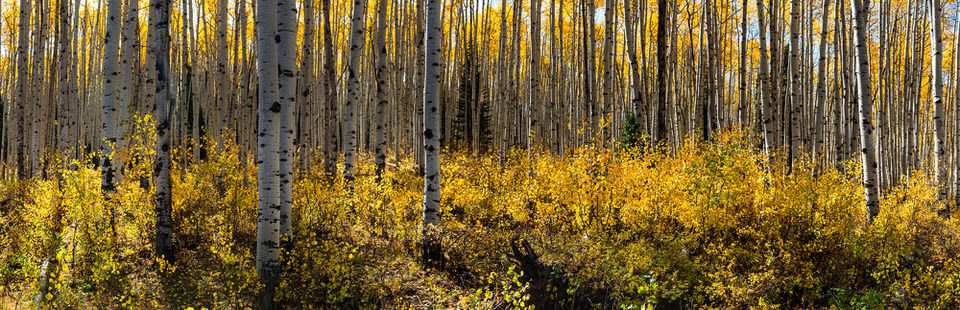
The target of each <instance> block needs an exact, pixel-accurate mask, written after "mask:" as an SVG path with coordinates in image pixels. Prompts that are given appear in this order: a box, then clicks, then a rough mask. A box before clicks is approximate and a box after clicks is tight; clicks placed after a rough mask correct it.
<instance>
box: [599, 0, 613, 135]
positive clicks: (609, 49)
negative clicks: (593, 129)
mask: <svg viewBox="0 0 960 310" xmlns="http://www.w3.org/2000/svg"><path fill="white" fill-rule="evenodd" d="M616 11H617V4H616V0H606V8H605V9H604V13H603V16H604V26H603V31H604V35H603V51H604V54H605V55H604V57H603V107H602V108H601V113H600V118H601V119H602V120H603V121H602V123H603V125H602V126H603V128H602V129H601V132H602V135H601V138H600V145H604V144H606V141H607V139H610V132H611V130H610V127H611V126H612V124H613V123H612V122H611V121H612V119H611V116H612V115H610V107H611V106H612V105H613V101H614V93H613V89H614V88H613V87H614V85H613V84H614V80H615V78H614V74H616V73H615V72H614V65H615V63H616V61H617V60H616V57H617V56H616V55H617V50H616V33H617V32H616V29H614V17H615V15H616Z"/></svg>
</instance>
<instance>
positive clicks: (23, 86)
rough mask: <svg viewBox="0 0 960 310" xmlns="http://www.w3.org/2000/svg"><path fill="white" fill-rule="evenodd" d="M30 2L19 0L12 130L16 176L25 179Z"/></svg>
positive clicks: (28, 0) (26, 176)
mask: <svg viewBox="0 0 960 310" xmlns="http://www.w3.org/2000/svg"><path fill="white" fill-rule="evenodd" d="M30 7H31V2H30V0H20V23H19V25H20V27H19V29H18V31H19V35H18V36H17V110H16V115H17V116H16V119H17V120H16V124H17V125H16V126H17V129H16V130H14V136H15V138H14V140H15V141H16V149H17V157H16V160H17V174H16V175H17V178H20V179H26V178H28V177H30V176H29V175H27V174H26V164H27V163H26V160H27V158H26V154H24V151H25V147H26V140H27V139H26V130H25V128H24V127H25V124H26V117H27V115H26V114H27V107H26V105H25V104H26V102H27V95H28V90H29V89H28V86H27V83H28V82H27V77H28V76H27V66H28V65H29V61H30V60H29V59H27V51H29V49H30V45H29V44H30V12H31V11H32V10H31V9H30Z"/></svg>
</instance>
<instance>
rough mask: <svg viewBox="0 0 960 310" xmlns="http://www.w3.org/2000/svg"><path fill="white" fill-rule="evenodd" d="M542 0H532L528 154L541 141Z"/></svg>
mask: <svg viewBox="0 0 960 310" xmlns="http://www.w3.org/2000/svg"><path fill="white" fill-rule="evenodd" d="M541 1H542V0H531V2H530V55H529V56H530V76H529V83H530V98H529V100H528V101H527V156H530V155H529V154H530V152H532V151H533V148H534V146H535V145H536V144H537V143H538V142H539V139H538V136H540V133H539V132H537V118H538V117H539V115H540V113H539V111H540V4H541ZM609 1H612V0H609Z"/></svg>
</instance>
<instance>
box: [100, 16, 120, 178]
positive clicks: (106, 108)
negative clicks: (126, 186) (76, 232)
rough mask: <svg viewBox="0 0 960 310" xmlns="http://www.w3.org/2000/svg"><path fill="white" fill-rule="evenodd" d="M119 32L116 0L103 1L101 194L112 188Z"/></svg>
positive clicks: (118, 74)
mask: <svg viewBox="0 0 960 310" xmlns="http://www.w3.org/2000/svg"><path fill="white" fill-rule="evenodd" d="M119 34H120V0H109V1H107V29H106V32H105V33H104V36H103V48H104V52H103V64H102V66H103V133H102V135H103V139H102V140H101V143H100V163H101V164H100V169H101V171H100V173H101V182H102V183H101V185H100V189H101V190H103V193H104V194H110V193H113V192H114V191H115V190H116V184H114V177H115V174H116V168H115V167H114V166H113V163H112V159H113V153H114V146H116V143H117V116H118V115H117V96H118V95H119V93H118V92H117V82H118V81H117V80H118V79H119V78H120V72H119V71H117V62H118V60H119V59H117V58H118V56H119V53H120V45H119V42H118V41H117V40H116V37H117V36H118V35H119Z"/></svg>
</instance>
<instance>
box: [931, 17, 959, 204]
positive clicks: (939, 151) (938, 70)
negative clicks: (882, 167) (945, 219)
mask: <svg viewBox="0 0 960 310" xmlns="http://www.w3.org/2000/svg"><path fill="white" fill-rule="evenodd" d="M929 11H930V21H931V22H930V40H931V41H930V42H932V44H933V47H932V49H933V51H931V53H930V58H931V59H930V62H931V65H930V70H932V72H931V75H930V78H931V79H932V81H931V83H930V88H931V94H930V97H931V99H932V101H933V127H934V130H933V144H934V146H933V147H934V152H933V163H934V168H935V169H934V178H935V179H936V180H937V183H936V187H937V199H940V200H946V199H947V188H948V187H949V186H948V184H947V165H946V163H947V157H946V156H945V155H946V143H945V142H944V141H945V140H946V139H947V137H946V132H945V131H944V128H943V114H944V112H943V110H944V109H943V30H942V29H941V20H942V19H943V18H942V17H941V16H942V15H943V14H942V13H943V7H942V6H941V5H940V0H930V10H929ZM955 55H956V54H955ZM954 57H956V56H954ZM944 215H946V216H949V215H950V213H949V209H947V211H946V212H944Z"/></svg>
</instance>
